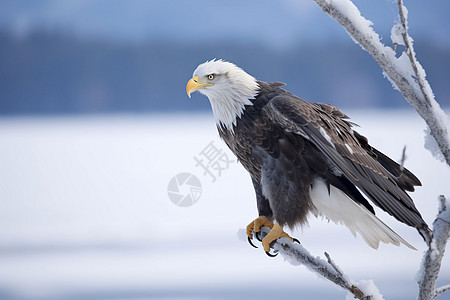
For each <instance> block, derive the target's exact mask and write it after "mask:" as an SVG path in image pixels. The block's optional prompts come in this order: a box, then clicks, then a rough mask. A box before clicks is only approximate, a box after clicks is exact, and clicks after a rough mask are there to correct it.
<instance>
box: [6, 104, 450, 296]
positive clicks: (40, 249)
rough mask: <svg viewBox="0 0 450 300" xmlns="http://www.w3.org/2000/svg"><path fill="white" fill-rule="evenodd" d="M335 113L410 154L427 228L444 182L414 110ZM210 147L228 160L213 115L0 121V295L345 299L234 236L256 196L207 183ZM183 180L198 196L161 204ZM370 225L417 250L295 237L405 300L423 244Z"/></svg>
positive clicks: (228, 181) (443, 280)
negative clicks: (197, 185) (201, 160)
mask: <svg viewBox="0 0 450 300" xmlns="http://www.w3.org/2000/svg"><path fill="white" fill-rule="evenodd" d="M200 97H201V96H194V97H193V100H191V101H203V100H205V101H206V99H203V98H200ZM345 112H346V113H347V114H348V115H350V116H351V117H352V120H353V121H355V122H356V123H358V124H360V125H361V128H360V129H358V131H359V132H360V133H362V134H364V135H366V136H367V137H369V141H370V142H371V144H372V145H373V146H375V147H376V148H378V149H379V150H381V151H383V152H384V153H386V154H387V155H389V156H391V157H392V158H393V159H395V160H399V159H400V157H401V152H402V148H403V146H404V145H407V150H406V153H407V161H406V167H407V168H409V169H410V170H411V171H413V172H414V173H415V174H416V175H417V176H418V177H419V178H420V179H421V181H422V183H423V187H419V188H418V189H417V191H416V192H415V193H414V194H413V199H414V200H415V203H416V205H417V207H418V209H419V210H420V211H421V212H422V214H423V217H424V219H425V220H426V221H427V223H428V224H429V225H430V226H431V223H432V221H433V219H434V217H435V215H436V213H437V207H438V201H437V197H438V195H439V194H445V195H446V196H447V197H449V196H450V185H449V184H448V178H449V177H450V172H449V169H448V167H446V166H445V165H444V164H442V163H441V162H439V161H437V160H435V159H434V158H433V157H432V155H431V154H430V152H428V151H427V150H425V149H424V147H423V145H424V136H425V134H424V129H425V124H424V122H423V121H422V120H421V119H420V118H419V117H418V116H417V115H416V114H415V113H414V112H412V111H382V110H379V111H351V110H350V111H349V110H345ZM211 141H213V142H214V145H215V146H217V147H218V148H219V149H221V150H222V151H226V152H225V153H227V154H228V157H229V158H234V157H233V156H232V154H231V152H229V150H228V149H227V148H226V145H225V144H224V143H223V142H221V141H220V139H219V137H218V134H217V132H216V129H215V125H214V120H213V117H212V115H211V114H206V115H203V114H198V115H196V114H190V115H189V114H179V115H176V114H167V115H116V116H111V115H109V116H84V117H79V116H77V117H51V118H45V117H28V118H27V117H14V118H13V117H10V118H7V117H4V118H1V119H0V299H230V298H233V299H273V298H274V297H277V298H278V299H291V298H293V297H298V298H299V299H311V298H314V299H331V298H332V299H345V295H346V294H347V293H346V292H345V291H343V290H341V289H339V288H337V287H335V286H334V285H332V284H331V283H329V282H327V281H325V280H323V279H321V278H318V276H317V275H315V274H312V273H310V272H309V271H308V270H307V269H306V268H305V267H301V266H300V267H298V266H297V267H296V266H292V265H291V264H289V263H287V262H286V261H283V258H282V257H277V258H274V259H271V258H269V257H267V256H266V255H265V254H264V252H263V250H262V248H261V247H260V248H259V249H254V248H252V247H251V246H250V245H248V244H247V243H246V242H243V241H241V240H240V239H239V238H238V237H237V232H238V231H239V230H240V229H241V228H244V227H245V226H246V225H247V224H248V223H249V222H250V221H251V220H253V218H255V217H256V216H257V211H256V202H255V199H254V197H255V196H254V193H253V188H252V185H251V182H250V179H249V176H248V175H247V173H246V172H245V170H244V169H243V168H242V166H240V165H239V164H237V163H232V164H230V166H229V168H228V169H227V170H225V171H223V173H222V174H221V176H220V177H218V179H217V181H216V182H214V183H213V182H211V181H212V180H211V178H210V177H209V176H207V175H204V174H203V170H202V169H201V168H199V167H196V166H195V164H196V163H195V160H194V157H196V156H198V155H199V153H200V152H201V151H202V150H203V149H204V148H205V147H206V146H207V145H208V144H209V143H210V142H211ZM182 172H190V173H193V174H194V175H196V176H197V177H198V178H199V179H200V181H201V183H202V188H203V189H202V195H201V198H200V200H199V201H198V202H197V203H196V204H195V205H193V206H191V207H187V208H186V207H177V206H175V205H174V204H173V203H172V202H171V201H170V200H169V197H168V194H167V185H168V183H169V181H170V179H171V178H172V177H173V176H175V175H176V174H178V173H182ZM380 215H381V219H382V220H383V221H385V222H386V223H387V224H388V225H389V226H390V227H391V228H392V229H394V230H395V231H396V232H397V233H399V234H400V235H401V236H402V237H403V238H405V239H406V240H407V241H408V242H409V243H411V244H412V245H414V246H415V247H416V248H417V249H418V251H412V250H410V249H408V248H407V247H395V246H387V245H384V244H383V245H381V246H380V249H378V250H377V251H375V250H372V249H371V248H370V247H368V246H367V245H366V244H365V242H364V241H363V240H362V239H361V238H360V237H358V238H357V239H355V238H354V237H353V236H352V235H351V233H350V232H349V231H348V230H347V229H346V228H345V227H342V226H337V225H335V224H334V223H328V222H327V221H326V220H316V219H315V218H314V217H312V218H311V219H310V226H309V227H310V228H305V229H304V230H301V229H299V230H296V231H295V232H293V233H292V234H293V236H295V237H297V238H298V239H299V240H300V241H301V242H302V245H304V246H305V247H306V248H307V249H308V250H309V251H310V252H311V253H312V254H313V255H317V256H322V257H323V252H324V251H327V252H328V253H329V254H330V255H331V257H332V259H333V260H334V261H335V262H336V263H337V264H338V265H339V266H340V267H341V268H342V269H343V270H344V272H346V273H347V275H349V277H350V278H351V279H352V280H355V281H359V280H368V279H373V280H374V282H375V284H376V285H377V287H378V288H379V290H380V292H381V293H382V294H383V296H384V297H385V299H414V298H415V297H416V295H417V284H416V282H415V277H416V273H417V271H418V270H419V265H420V262H421V258H422V254H423V251H424V250H425V245H424V243H423V242H422V238H421V237H420V236H419V234H418V233H417V232H416V230H415V229H412V228H409V227H407V226H406V225H403V224H401V223H398V222H397V221H395V220H394V219H393V218H391V217H389V216H387V215H386V214H384V213H381V214H380ZM447 251H448V249H447ZM449 264H450V258H449V257H448V255H447V257H446V258H444V261H443V267H442V271H441V276H440V280H439V281H438V285H439V286H440V285H443V284H447V283H449V282H450V268H449ZM445 297H449V296H448V294H444V295H443V296H441V297H440V298H438V299H448V298H445Z"/></svg>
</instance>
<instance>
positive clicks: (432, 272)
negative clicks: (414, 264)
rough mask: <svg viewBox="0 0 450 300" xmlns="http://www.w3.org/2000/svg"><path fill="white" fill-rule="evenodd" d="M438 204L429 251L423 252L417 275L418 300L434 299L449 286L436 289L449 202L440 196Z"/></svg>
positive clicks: (448, 229)
mask: <svg viewBox="0 0 450 300" xmlns="http://www.w3.org/2000/svg"><path fill="white" fill-rule="evenodd" d="M439 204H440V205H439V213H438V215H437V216H436V219H435V220H434V223H433V239H432V241H431V245H430V247H429V249H428V250H427V251H426V252H425V255H424V257H423V260H422V265H421V268H420V270H419V272H418V274H417V281H418V283H419V299H420V300H431V299H434V298H436V297H437V296H438V295H439V294H442V293H443V292H445V291H446V290H448V289H450V285H449V286H444V287H441V288H438V289H436V280H437V278H438V275H439V271H440V268H441V262H442V258H443V257H444V252H445V246H446V244H447V241H448V239H449V237H450V201H448V200H446V199H445V197H444V196H442V195H441V196H439Z"/></svg>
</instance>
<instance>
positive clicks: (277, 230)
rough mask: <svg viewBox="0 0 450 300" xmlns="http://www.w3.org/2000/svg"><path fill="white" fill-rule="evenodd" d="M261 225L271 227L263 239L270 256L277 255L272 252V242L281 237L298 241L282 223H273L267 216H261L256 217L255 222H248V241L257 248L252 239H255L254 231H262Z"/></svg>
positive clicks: (265, 249)
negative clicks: (285, 229)
mask: <svg viewBox="0 0 450 300" xmlns="http://www.w3.org/2000/svg"><path fill="white" fill-rule="evenodd" d="M261 227H269V228H270V229H271V230H270V232H269V233H268V234H267V235H266V236H265V237H264V239H263V240H262V244H263V247H264V251H266V253H267V255H269V256H276V255H272V254H270V244H271V243H272V242H273V241H275V240H277V239H279V238H282V237H287V238H289V239H290V240H291V241H297V242H298V240H296V239H293V238H292V237H291V236H290V235H288V234H287V233H286V232H284V231H283V227H281V226H280V224H278V223H275V224H273V222H272V221H270V220H269V219H268V218H267V217H265V216H260V217H258V218H256V219H255V220H254V221H253V222H251V223H250V224H248V226H247V236H248V242H249V243H250V245H252V246H253V247H255V248H257V247H256V246H255V245H253V243H252V242H251V239H253V233H252V231H253V232H255V233H258V232H260V231H261Z"/></svg>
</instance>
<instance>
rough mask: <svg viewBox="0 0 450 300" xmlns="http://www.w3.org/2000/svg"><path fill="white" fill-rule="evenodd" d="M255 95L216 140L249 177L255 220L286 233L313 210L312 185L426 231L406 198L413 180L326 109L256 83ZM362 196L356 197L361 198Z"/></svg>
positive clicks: (278, 87) (337, 114)
mask: <svg viewBox="0 0 450 300" xmlns="http://www.w3.org/2000/svg"><path fill="white" fill-rule="evenodd" d="M258 85H259V87H260V89H259V93H258V95H257V96H256V97H255V99H253V100H251V101H252V102H253V105H247V106H246V107H245V110H244V113H243V114H242V115H241V117H240V118H238V119H237V121H236V125H235V126H234V128H233V132H232V131H230V130H229V129H227V128H225V127H221V126H220V125H219V128H218V129H219V134H220V136H221V137H222V138H223V140H224V141H225V142H226V144H227V145H228V146H229V148H230V149H231V151H233V153H234V154H235V155H236V156H237V158H238V160H239V161H240V162H241V163H242V165H243V166H244V167H245V169H246V170H247V171H248V172H249V173H250V176H251V179H252V182H253V185H254V188H255V192H256V198H257V204H258V211H259V214H260V215H264V216H267V217H269V218H272V219H276V220H277V222H278V223H280V224H281V225H285V224H287V225H289V226H291V227H293V226H294V225H296V224H302V223H304V222H305V221H306V215H307V213H308V212H310V211H313V210H314V207H313V204H312V201H311V198H310V189H311V186H312V185H313V184H314V180H315V179H316V178H322V179H323V180H324V181H325V183H326V184H327V186H328V188H329V187H330V185H331V186H334V187H336V188H338V189H340V190H341V191H343V192H344V193H345V194H346V195H347V196H348V197H350V198H351V199H352V200H353V201H355V202H357V203H360V204H361V205H363V206H364V207H365V208H367V209H368V210H369V211H370V212H371V213H374V210H373V207H372V206H371V205H370V203H369V202H368V201H367V199H366V198H365V197H364V196H363V195H362V193H364V194H365V195H366V196H367V197H368V198H369V199H370V200H371V201H372V202H373V203H375V204H376V205H378V206H379V207H381V208H382V209H383V210H385V211H386V212H388V213H389V214H391V215H392V216H394V217H395V218H396V219H397V220H399V221H401V222H403V223H405V224H407V225H410V226H413V227H416V228H417V229H419V232H420V230H421V229H423V230H428V227H427V225H426V224H425V222H424V220H423V219H422V217H421V215H420V213H419V211H418V210H417V209H416V207H415V205H414V203H413V201H412V200H411V198H410V197H409V196H408V194H407V193H406V192H405V190H406V191H413V190H414V186H416V185H420V181H419V180H418V179H417V178H416V176H414V175H413V174H412V173H411V172H409V171H408V170H406V169H403V170H401V168H400V166H399V165H398V164H397V163H396V162H394V161H392V160H391V159H390V158H388V157H387V156H386V155H384V154H382V153H381V152H379V151H378V150H376V149H374V148H373V147H371V146H370V145H369V144H368V142H367V139H366V138H365V137H363V136H361V135H360V134H358V133H357V132H356V131H354V130H353V129H352V123H351V122H349V121H348V120H347V119H348V117H347V116H346V115H345V114H343V113H342V112H341V111H340V110H338V109H337V108H335V107H334V106H332V105H328V104H319V103H312V102H308V101H305V100H302V99H300V98H298V97H296V96H295V95H293V94H291V93H289V92H287V91H286V90H284V89H283V88H281V86H282V85H283V84H280V83H266V82H261V81H258ZM360 191H361V192H362V193H361V192H360Z"/></svg>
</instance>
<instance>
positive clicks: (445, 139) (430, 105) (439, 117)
mask: <svg viewBox="0 0 450 300" xmlns="http://www.w3.org/2000/svg"><path fill="white" fill-rule="evenodd" d="M314 1H315V2H316V3H317V5H319V6H320V7H321V8H322V10H323V11H324V12H325V13H327V14H328V15H330V17H332V18H333V19H334V20H336V21H337V22H338V23H339V24H340V25H342V27H344V29H345V30H346V31H347V33H348V34H349V35H350V36H351V37H352V39H353V40H354V41H355V42H356V43H358V44H359V45H360V46H361V47H362V48H363V49H364V50H366V51H367V52H368V53H369V54H370V55H371V56H372V57H373V58H374V59H375V61H376V62H377V63H378V65H379V66H380V67H381V68H382V70H383V72H384V74H385V75H386V76H387V77H388V78H389V80H390V81H391V83H392V84H393V85H394V86H395V87H396V88H397V89H398V90H399V91H400V92H401V93H402V94H403V96H404V97H405V99H406V100H407V101H408V102H409V104H411V106H413V107H414V109H415V110H416V111H417V113H418V114H419V115H420V116H421V117H422V118H423V119H424V120H425V122H426V123H427V125H428V127H429V128H430V134H431V135H432V136H433V138H434V139H435V140H436V143H437V145H438V147H439V149H440V151H441V152H442V154H443V156H444V159H445V161H446V162H447V165H449V166H450V136H449V132H448V121H447V116H446V114H445V113H444V111H443V110H442V109H441V108H440V106H439V104H438V103H437V102H436V101H435V100H434V95H433V92H432V90H431V88H430V85H429V84H428V82H427V80H426V79H425V71H424V70H423V68H422V67H421V65H420V64H419V62H418V61H417V59H416V58H415V53H414V49H413V47H412V40H411V39H410V38H409V35H408V32H407V21H406V13H405V11H406V10H405V8H404V6H403V2H402V1H401V0H399V7H401V14H402V15H403V17H401V19H402V28H403V33H402V35H404V39H405V40H406V42H405V47H408V48H407V49H408V50H407V52H408V53H407V54H408V57H409V59H410V60H411V61H412V68H413V70H414V71H413V73H412V74H411V73H409V72H405V70H404V69H403V68H402V66H401V62H402V60H401V59H400V58H401V57H400V58H399V59H397V58H396V55H395V51H394V50H393V49H392V48H390V47H387V46H385V45H384V44H383V43H381V40H380V37H379V35H378V34H377V33H376V32H375V31H374V30H373V29H372V27H371V25H372V23H371V22H370V21H368V20H366V19H365V18H363V17H362V16H361V13H360V12H359V10H358V8H356V6H355V5H354V4H353V3H352V2H351V1H350V0H314Z"/></svg>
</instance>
